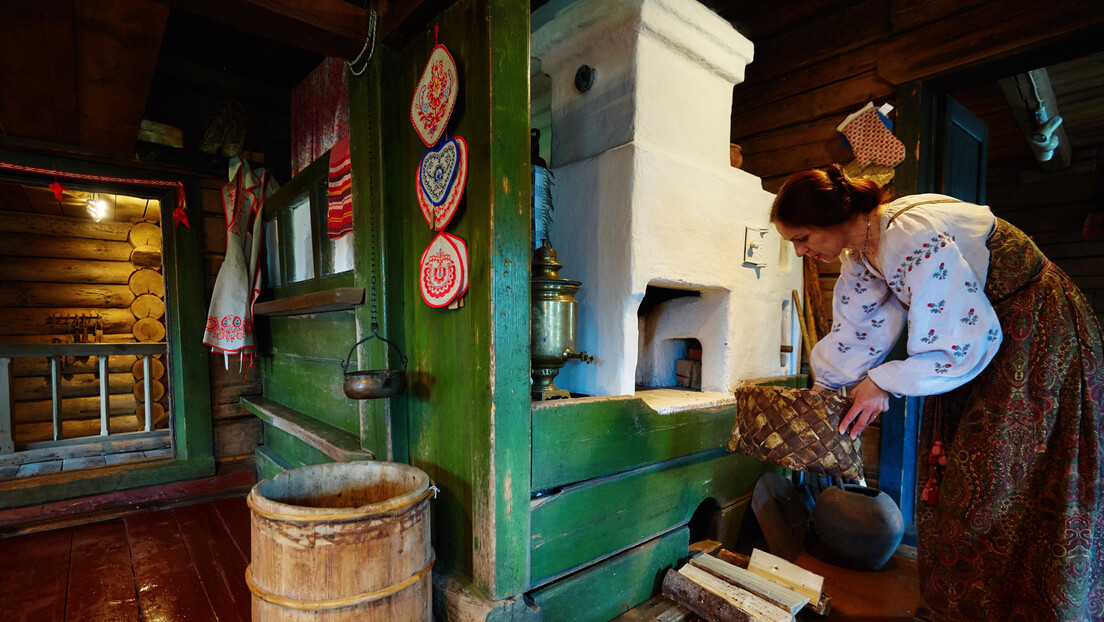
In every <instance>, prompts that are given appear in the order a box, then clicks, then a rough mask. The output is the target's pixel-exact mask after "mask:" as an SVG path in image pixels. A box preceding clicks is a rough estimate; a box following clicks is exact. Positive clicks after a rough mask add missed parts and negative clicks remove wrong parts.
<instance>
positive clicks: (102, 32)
mask: <svg viewBox="0 0 1104 622" xmlns="http://www.w3.org/2000/svg"><path fill="white" fill-rule="evenodd" d="M73 12H74V16H75V22H74V25H75V28H74V30H75V34H76V37H75V42H76V46H75V47H76V50H75V51H76V55H75V61H76V66H77V69H76V78H77V101H78V106H79V115H80V126H79V128H78V129H79V133H80V140H79V143H78V144H80V145H84V146H89V147H96V148H99V149H106V150H110V151H117V152H122V153H133V152H134V146H135V145H136V144H137V142H138V130H139V127H140V125H141V122H142V115H143V113H144V112H145V110H146V99H147V97H148V95H149V90H150V84H151V83H152V81H153V73H154V69H155V67H156V66H157V51H158V49H159V48H160V47H161V36H162V34H163V33H164V31H165V24H166V23H167V22H168V19H169V8H168V7H166V6H163V5H159V4H157V3H153V4H150V3H148V2H146V1H145V0H89V1H84V2H80V3H77V5H76V6H75V7H74V11H73Z"/></svg>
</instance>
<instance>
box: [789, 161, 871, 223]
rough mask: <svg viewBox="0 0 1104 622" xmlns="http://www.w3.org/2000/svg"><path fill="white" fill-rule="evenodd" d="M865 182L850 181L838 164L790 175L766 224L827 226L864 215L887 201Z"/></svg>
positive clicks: (867, 180) (867, 181) (859, 180)
mask: <svg viewBox="0 0 1104 622" xmlns="http://www.w3.org/2000/svg"><path fill="white" fill-rule="evenodd" d="M888 198H889V196H888V193H887V192H886V191H885V190H883V189H882V187H881V186H879V185H878V184H876V183H874V182H873V181H871V180H869V179H862V178H857V179H851V178H850V177H848V176H847V175H846V174H844V172H843V169H842V168H841V167H840V165H838V164H833V165H831V166H829V167H828V168H827V169H824V170H820V169H809V170H806V171H799V172H797V173H794V174H793V175H790V177H789V179H787V180H786V183H784V184H782V188H781V189H779V190H778V196H776V197H775V198H774V204H773V205H771V212H770V221H771V222H780V223H782V224H784V225H786V226H789V227H810V226H811V227H831V226H834V225H838V224H840V223H844V222H847V221H848V220H850V219H851V218H852V217H853V216H854V215H855V214H868V213H870V212H871V211H872V210H874V209H876V208H877V207H878V205H880V204H882V203H883V202H885V201H886V200H888Z"/></svg>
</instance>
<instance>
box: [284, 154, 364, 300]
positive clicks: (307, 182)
mask: <svg viewBox="0 0 1104 622" xmlns="http://www.w3.org/2000/svg"><path fill="white" fill-rule="evenodd" d="M328 170H329V157H328V156H324V157H322V158H319V159H318V160H316V161H315V162H314V163H312V164H311V165H310V166H308V167H307V168H305V169H303V170H302V171H301V172H300V173H299V174H298V175H296V176H295V177H293V178H292V179H291V181H289V182H288V183H287V184H285V185H284V186H282V187H280V188H279V189H278V190H277V191H276V192H275V193H274V194H273V195H272V196H271V197H270V198H269V199H268V202H267V204H266V207H265V214H264V218H265V224H264V230H265V241H264V243H265V255H264V256H265V259H266V261H265V264H266V265H265V266H264V284H265V287H267V288H271V289H272V290H273V294H274V295H275V296H276V297H284V296H288V295H294V294H299V293H303V292H304V291H310V290H314V289H319V287H320V286H323V285H322V284H323V283H325V284H326V285H325V287H330V286H337V285H341V284H343V283H344V281H348V282H349V283H351V282H352V270H353V234H351V233H350V234H348V235H345V236H343V237H341V238H340V239H337V240H331V239H330V238H329V236H328V235H327V222H326V219H327V212H328V204H327V203H328V187H327V172H328ZM333 281H337V282H336V283H333Z"/></svg>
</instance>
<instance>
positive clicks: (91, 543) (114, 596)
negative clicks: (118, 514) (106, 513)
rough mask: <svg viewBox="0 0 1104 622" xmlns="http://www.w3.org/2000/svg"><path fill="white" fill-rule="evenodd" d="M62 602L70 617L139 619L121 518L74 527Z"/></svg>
mask: <svg viewBox="0 0 1104 622" xmlns="http://www.w3.org/2000/svg"><path fill="white" fill-rule="evenodd" d="M65 603H66V604H65V613H66V618H67V619H70V620H113V621H118V622H130V621H133V622H138V620H139V619H140V615H139V610H138V595H137V593H136V592H135V589H134V571H133V570H132V569H131V563H130V544H129V542H128V541H127V533H126V524H125V523H124V522H123V521H120V520H114V521H109V522H105V523H98V524H93V525H84V526H81V527H76V528H74V529H73V547H72V554H71V556H70V562H69V589H68V592H67V593H66V596H65Z"/></svg>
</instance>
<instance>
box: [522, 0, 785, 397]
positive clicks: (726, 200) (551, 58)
mask: <svg viewBox="0 0 1104 622" xmlns="http://www.w3.org/2000/svg"><path fill="white" fill-rule="evenodd" d="M532 55H533V56H534V57H536V58H539V59H540V62H541V67H542V70H543V71H544V72H545V73H547V74H548V75H549V76H550V77H551V80H552V130H553V131H552V134H553V141H552V158H551V163H550V164H551V166H552V169H553V173H554V175H555V185H554V186H553V203H554V205H555V212H554V224H553V227H552V235H551V241H552V245H553V246H554V247H555V248H556V249H557V251H558V253H559V261H560V262H561V263H563V264H564V268H563V270H561V272H560V274H561V276H563V277H565V278H570V279H576V280H580V281H582V287H581V288H580V290H579V292H578V294H577V295H576V298H577V300H578V302H579V323H578V339H577V344H578V349H580V350H585V351H586V352H587V353H589V354H591V355H593V356H594V357H595V363H594V364H593V365H589V366H588V365H583V364H581V363H578V362H577V361H572V362H569V363H568V364H567V365H566V366H565V367H564V368H563V370H562V371H561V372H560V374H559V376H558V377H557V379H556V384H557V385H558V386H560V387H562V388H566V389H569V390H571V391H573V392H577V393H585V394H589V395H629V394H633V393H634V392H635V386H636V378H637V371H638V359H641V360H640V361H639V362H640V363H641V364H640V365H639V367H640V370H641V373H642V375H643V376H645V377H650V378H652V381H654V382H659V383H662V382H665V379H667V378H669V377H670V376H671V375H673V368H674V361H670V362H669V363H665V359H666V358H670V357H671V356H672V355H671V354H670V353H671V352H673V351H674V350H675V347H674V346H673V345H672V344H671V343H670V340H673V339H687V338H695V339H698V340H699V341H700V342H701V344H702V349H703V361H702V391H703V392H707V393H720V394H726V393H730V392H731V390H732V388H733V387H734V386H736V385H737V384H738V383H739V381H740V380H746V379H750V378H762V377H770V376H777V375H782V374H788V373H795V372H796V367H795V365H794V361H795V360H796V358H795V357H787V356H781V355H780V354H779V350H780V346H781V345H782V343H786V344H792V345H794V346H795V347H798V343H799V342H798V340H797V338H796V336H795V335H794V334H792V330H793V327H794V326H795V325H796V323H794V322H789V321H788V319H789V318H781V321H780V314H782V312H783V307H785V308H786V309H789V308H790V305H787V304H784V302H785V301H788V300H789V299H790V292H791V290H793V289H800V287H801V269H800V266H801V264H800V261H797V260H796V257H793V256H792V255H793V251H792V248H786V247H783V246H781V244H782V240H781V238H780V237H779V236H778V234H777V233H776V232H774V230H773V228H772V229H771V232H770V234H769V235H768V236H767V238H766V248H765V253H764V254H765V256H766V257H767V258H769V263H768V265H767V266H765V267H762V268H756V267H754V266H751V265H745V264H744V263H743V242H744V229H745V227H758V228H765V227H769V223H768V215H769V211H770V204H771V201H772V200H773V195H772V194H770V193H768V192H766V191H764V190H763V189H762V184H761V181H760V179H759V178H758V177H755V176H753V175H750V174H748V173H746V172H744V171H741V170H738V169H733V168H731V166H729V162H728V157H729V156H728V151H729V149H728V142H729V138H728V137H729V124H730V120H729V119H730V113H731V107H732V87H733V85H734V84H735V83H736V82H737V81H738V80H742V78H743V70H744V66H745V65H746V64H747V63H748V62H750V60H751V58H752V45H751V43H750V42H749V41H748V40H747V39H746V38H744V37H743V36H742V35H740V34H739V33H737V32H736V31H735V30H734V29H733V28H732V27H731V25H730V24H728V22H726V21H725V20H723V19H721V18H720V17H718V16H717V15H715V14H714V13H712V12H711V11H709V10H708V9H706V8H705V7H704V6H702V5H700V4H698V3H697V2H696V1H694V0H581V1H580V2H577V3H574V4H571V5H569V6H567V7H565V8H562V9H560V10H559V11H558V12H557V13H556V15H555V17H553V18H551V19H550V20H548V21H547V23H545V24H544V26H542V27H541V28H540V29H539V30H537V31H536V32H535V33H533V36H532ZM581 64H587V65H590V66H592V67H595V68H596V69H597V79H596V81H595V84H594V87H593V88H592V89H591V90H590V91H588V92H586V93H579V92H577V91H576V90H575V89H574V86H573V81H574V75H575V71H576V69H577V68H578V66H579V65H581ZM649 284H652V285H659V286H662V287H667V288H674V289H690V290H695V291H697V292H699V293H700V294H701V296H700V297H685V298H676V299H674V300H671V301H668V302H666V303H663V304H662V305H660V307H659V308H658V309H659V310H660V311H661V315H660V316H659V317H658V318H657V319H654V320H649V321H650V322H651V323H650V325H649V331H648V334H647V335H646V336H644V337H642V335H641V334H640V329H639V327H640V322H639V320H638V318H637V308H638V307H639V304H640V301H641V299H642V298H643V296H644V292H645V290H646V288H647V286H648V285H649ZM783 326H788V327H790V328H791V334H787V335H783V332H784V329H783V328H782V327H783ZM642 342H647V343H642ZM667 366H669V368H670V370H671V371H665V369H667ZM678 393H685V392H678ZM644 394H645V392H642V393H641V395H644Z"/></svg>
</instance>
